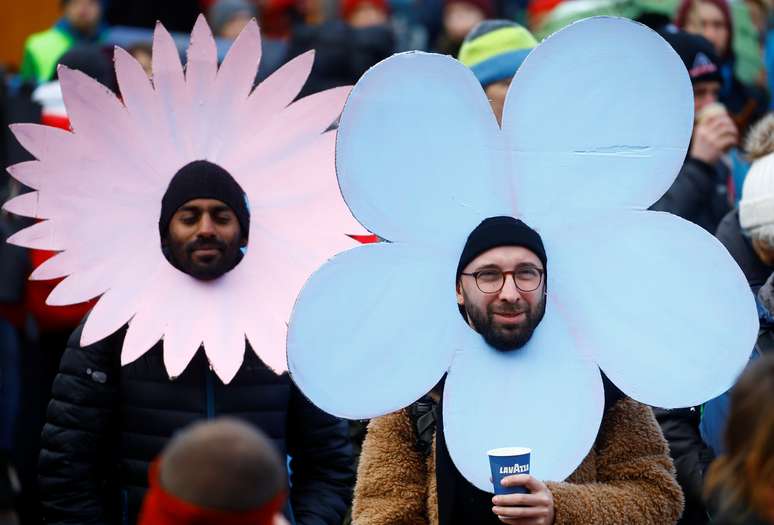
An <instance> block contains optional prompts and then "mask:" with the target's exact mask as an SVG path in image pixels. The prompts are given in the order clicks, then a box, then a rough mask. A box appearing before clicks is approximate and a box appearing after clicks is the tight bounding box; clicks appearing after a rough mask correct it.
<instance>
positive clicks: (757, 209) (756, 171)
mask: <svg viewBox="0 0 774 525" xmlns="http://www.w3.org/2000/svg"><path fill="white" fill-rule="evenodd" d="M745 149H746V150H747V155H748V157H749V158H750V160H752V165H751V166H750V172H749V173H748V175H747V178H746V179H745V181H744V186H743V187H742V199H741V201H740V202H739V207H738V209H736V210H733V211H731V212H729V213H728V214H727V215H726V216H725V217H724V218H723V220H722V221H721V223H720V226H718V229H717V233H716V236H717V238H718V240H720V242H722V243H723V245H724V246H725V247H726V249H727V250H728V252H729V253H730V254H731V256H732V257H733V258H734V260H736V262H737V264H738V265H739V267H740V268H741V269H742V271H743V272H744V275H745V277H747V282H748V283H749V284H750V288H751V289H752V291H753V293H757V292H758V289H759V288H760V287H761V286H762V285H763V283H764V282H766V279H768V277H769V275H771V273H772V272H773V271H774V207H772V205H774V155H772V154H773V153H774V115H768V116H767V117H766V118H764V119H763V120H761V121H760V122H759V123H758V124H756V125H755V126H754V127H753V129H752V130H751V131H750V134H749V136H748V137H747V140H746V142H745Z"/></svg>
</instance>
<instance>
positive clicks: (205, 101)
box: [185, 14, 218, 158]
mask: <svg viewBox="0 0 774 525" xmlns="http://www.w3.org/2000/svg"><path fill="white" fill-rule="evenodd" d="M217 55H218V52H217V49H216V48H215V38H214V37H213V36H212V31H210V28H209V26H208V25H207V22H206V21H205V19H204V15H202V14H200V15H199V16H198V18H197V19H196V24H194V28H193V31H192V32H191V41H190V44H189V46H188V61H187V62H186V66H185V80H186V86H187V88H188V93H189V96H190V102H191V105H192V107H191V112H192V113H193V114H198V118H194V119H191V129H190V130H189V133H190V134H191V142H192V147H193V151H194V152H195V153H194V154H195V155H196V157H197V158H204V157H205V152H206V144H207V142H208V139H209V130H210V128H212V126H213V123H214V122H217V118H218V116H217V115H216V114H214V112H213V111H212V110H213V108H212V99H211V97H212V91H213V88H214V85H215V76H216V74H217V72H218V58H217Z"/></svg>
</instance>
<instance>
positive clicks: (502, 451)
mask: <svg viewBox="0 0 774 525" xmlns="http://www.w3.org/2000/svg"><path fill="white" fill-rule="evenodd" d="M531 453H532V449H531V448H527V447H502V448H493V449H492V450H490V451H489V452H487V455H489V456H522V455H524V454H531Z"/></svg>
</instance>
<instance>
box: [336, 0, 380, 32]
mask: <svg viewBox="0 0 774 525" xmlns="http://www.w3.org/2000/svg"><path fill="white" fill-rule="evenodd" d="M341 18H342V20H344V21H345V22H346V23H348V24H349V25H350V26H352V27H356V28H361V27H373V26H383V25H386V24H387V23H389V20H390V11H389V9H388V8H387V3H386V2H385V1H384V0H342V2H341Z"/></svg>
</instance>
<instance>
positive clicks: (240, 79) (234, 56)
mask: <svg viewBox="0 0 774 525" xmlns="http://www.w3.org/2000/svg"><path fill="white" fill-rule="evenodd" d="M260 62H261V31H260V29H258V23H257V22H256V21H255V19H252V20H250V21H249V22H248V23H247V25H245V27H244V29H242V31H241V32H240V33H239V35H238V36H237V37H236V39H235V40H234V43H233V44H231V47H230V48H229V50H228V53H227V54H226V57H225V58H224V59H223V64H221V66H220V70H218V78H217V86H218V88H217V89H218V93H219V95H220V98H221V100H222V101H223V102H226V101H237V102H242V101H244V100H246V99H247V97H248V95H249V94H250V91H251V90H252V89H253V85H254V84H255V75H256V74H257V73H258V65H259V64H260Z"/></svg>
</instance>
